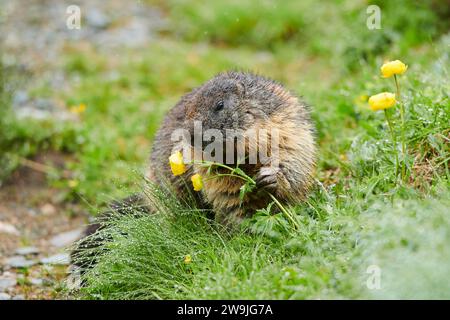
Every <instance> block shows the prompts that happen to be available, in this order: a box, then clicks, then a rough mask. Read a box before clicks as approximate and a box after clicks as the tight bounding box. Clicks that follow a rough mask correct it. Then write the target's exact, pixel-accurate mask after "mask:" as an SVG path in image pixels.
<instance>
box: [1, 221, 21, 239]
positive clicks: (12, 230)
mask: <svg viewBox="0 0 450 320" xmlns="http://www.w3.org/2000/svg"><path fill="white" fill-rule="evenodd" d="M0 233H7V234H11V235H14V236H18V235H19V234H20V233H19V230H17V229H16V227H14V226H13V225H12V224H10V223H6V222H1V221H0Z"/></svg>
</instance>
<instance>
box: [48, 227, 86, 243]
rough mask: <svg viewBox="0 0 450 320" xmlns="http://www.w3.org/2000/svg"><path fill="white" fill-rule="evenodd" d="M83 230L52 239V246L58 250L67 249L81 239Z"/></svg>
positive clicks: (59, 235) (62, 234)
mask: <svg viewBox="0 0 450 320" xmlns="http://www.w3.org/2000/svg"><path fill="white" fill-rule="evenodd" d="M82 235H83V228H78V229H75V230H71V231H67V232H63V233H60V234H58V235H56V236H54V237H53V238H51V239H50V244H51V245H52V246H54V247H57V248H62V247H66V246H68V245H71V244H72V243H74V242H75V241H77V240H78V239H80V238H81V236H82Z"/></svg>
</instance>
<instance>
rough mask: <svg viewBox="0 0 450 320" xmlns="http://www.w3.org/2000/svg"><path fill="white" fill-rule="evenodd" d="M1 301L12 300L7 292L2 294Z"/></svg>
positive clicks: (0, 293)
mask: <svg viewBox="0 0 450 320" xmlns="http://www.w3.org/2000/svg"><path fill="white" fill-rule="evenodd" d="M0 300H11V296H10V295H9V294H7V293H5V292H0Z"/></svg>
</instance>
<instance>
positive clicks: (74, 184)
mask: <svg viewBox="0 0 450 320" xmlns="http://www.w3.org/2000/svg"><path fill="white" fill-rule="evenodd" d="M77 186H78V180H69V187H71V188H76V187H77Z"/></svg>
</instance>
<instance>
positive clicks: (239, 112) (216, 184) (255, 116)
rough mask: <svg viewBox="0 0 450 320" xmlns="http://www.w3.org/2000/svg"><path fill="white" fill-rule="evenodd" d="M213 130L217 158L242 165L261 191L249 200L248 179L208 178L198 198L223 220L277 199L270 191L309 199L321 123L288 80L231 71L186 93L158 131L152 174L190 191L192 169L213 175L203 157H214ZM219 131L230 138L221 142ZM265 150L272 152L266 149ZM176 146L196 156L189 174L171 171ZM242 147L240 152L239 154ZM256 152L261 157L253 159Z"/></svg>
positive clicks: (231, 219)
mask: <svg viewBox="0 0 450 320" xmlns="http://www.w3.org/2000/svg"><path fill="white" fill-rule="evenodd" d="M179 132H183V136H184V138H183V139H180V134H178V133H179ZM211 132H213V133H214V135H215V140H214V143H216V144H215V146H216V148H215V150H214V151H213V152H212V154H213V156H214V157H215V160H214V161H216V162H223V163H226V164H227V165H229V166H235V165H237V164H239V167H240V168H241V169H242V170H244V171H245V173H246V174H247V175H249V176H251V177H254V180H255V181H256V182H257V185H256V186H257V188H256V190H254V191H252V192H251V194H248V195H247V196H246V197H245V198H244V199H243V200H242V199H240V198H239V192H240V188H241V186H242V185H243V184H244V181H243V180H242V179H239V178H236V177H230V176H222V175H221V176H216V177H208V178H207V179H204V188H203V190H202V192H201V193H200V194H198V202H199V203H198V205H199V206H205V205H208V206H211V207H212V208H213V210H214V212H215V216H216V220H218V221H220V222H222V223H224V224H228V223H230V222H234V221H239V220H240V219H241V218H243V217H245V216H249V215H251V214H253V213H254V212H255V210H257V209H260V208H264V207H266V206H267V205H268V203H269V202H270V201H271V199H270V197H268V195H267V193H266V192H265V191H268V192H271V193H272V194H273V195H274V196H276V197H277V198H278V199H279V200H280V201H283V202H285V203H296V202H300V201H302V200H304V199H305V196H306V194H307V192H308V189H309V187H310V185H311V182H312V175H313V171H314V168H315V159H316V147H315V141H314V125H313V123H312V121H311V118H310V115H309V110H308V107H307V106H306V105H305V104H304V103H303V102H302V101H300V99H299V98H298V97H296V96H295V95H294V94H292V93H290V92H289V91H288V90H286V89H285V88H284V87H283V86H282V85H281V84H279V83H277V82H275V81H273V80H270V79H267V78H265V77H262V76H259V75H255V74H252V73H246V72H226V73H221V74H219V75H217V76H216V77H214V78H213V79H211V80H209V81H207V82H206V83H205V84H203V85H202V86H200V87H198V88H196V89H194V90H192V92H190V93H188V94H186V95H185V96H183V97H182V98H181V100H180V101H179V102H178V103H177V104H176V105H175V107H174V108H173V109H172V110H170V111H169V113H168V114H167V116H166V118H165V119H164V121H163V123H162V126H161V128H160V129H159V131H158V132H157V134H156V137H155V140H154V144H153V150H152V154H151V159H150V170H149V172H148V178H149V179H150V180H151V181H154V182H156V183H157V184H163V183H169V184H170V185H171V186H172V187H173V188H174V189H175V190H176V191H177V193H178V195H179V196H180V197H183V196H185V195H186V194H187V192H188V190H185V188H186V186H190V177H191V176H192V175H193V174H195V173H200V174H201V175H202V176H208V175H209V176H211V175H214V173H211V172H207V170H206V169H205V167H204V166H200V165H198V164H197V163H198V162H199V161H202V160H205V158H208V157H211V152H209V154H207V153H208V152H207V151H211V148H210V147H208V144H211V140H212V139H211ZM218 136H219V137H222V139H223V140H222V141H216V140H218ZM177 137H178V139H177ZM239 137H241V138H242V137H244V139H241V140H239V139H238V138H239ZM249 137H253V139H250V138H249ZM197 138H199V139H198V140H197ZM275 140H276V141H275ZM196 141H197V142H198V141H200V143H195V142H196ZM274 142H276V145H274ZM220 146H223V148H220ZM229 146H232V148H231V149H230V148H228V147H229ZM263 149H264V151H265V155H266V156H261V151H262V150H263ZM176 151H184V156H185V157H192V158H193V160H194V161H191V163H190V164H188V165H187V166H188V170H187V171H186V172H185V173H184V174H183V175H182V176H173V174H172V173H171V171H170V166H169V161H168V159H169V157H170V155H171V154H173V153H174V152H176ZM239 151H242V152H240V153H241V158H239V157H238V156H236V155H237V154H239ZM252 151H255V152H256V154H257V157H253V158H252V156H251V152H252ZM275 151H276V152H275ZM231 153H233V154H232V155H231ZM242 156H243V157H242ZM217 157H219V158H220V159H221V160H219V161H217V159H216V158H217ZM250 158H252V159H253V161H250V160H252V159H250Z"/></svg>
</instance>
